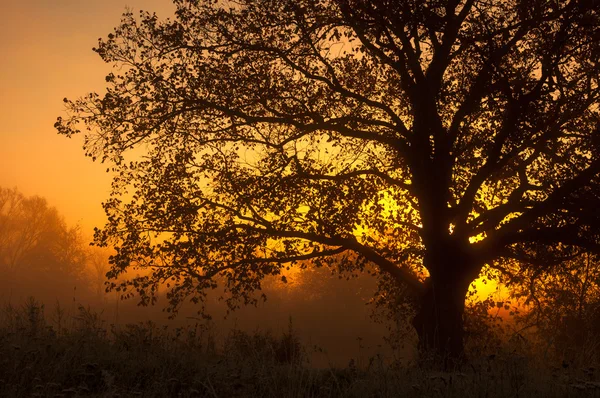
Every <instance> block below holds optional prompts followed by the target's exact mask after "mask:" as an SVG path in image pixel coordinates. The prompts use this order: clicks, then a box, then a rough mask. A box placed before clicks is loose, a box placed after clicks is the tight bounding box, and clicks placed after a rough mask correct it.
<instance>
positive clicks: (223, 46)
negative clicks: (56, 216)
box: [56, 0, 600, 356]
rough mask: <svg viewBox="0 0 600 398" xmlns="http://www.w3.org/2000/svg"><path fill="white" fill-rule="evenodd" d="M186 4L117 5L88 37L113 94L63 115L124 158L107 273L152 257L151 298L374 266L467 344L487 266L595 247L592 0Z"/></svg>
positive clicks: (103, 154) (428, 320)
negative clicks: (475, 289) (171, 10)
mask: <svg viewBox="0 0 600 398" xmlns="http://www.w3.org/2000/svg"><path fill="white" fill-rule="evenodd" d="M174 3H175V5H176V13H175V17H174V19H166V20H160V19H159V18H158V17H157V16H156V15H155V14H153V13H148V12H140V14H139V16H134V15H133V13H132V12H127V13H126V14H124V17H123V20H122V22H121V24H120V25H119V26H118V27H117V28H116V29H115V31H114V32H113V33H111V34H109V35H108V38H106V39H104V40H100V42H99V45H98V48H96V49H95V51H96V52H97V53H98V54H99V55H100V56H101V57H102V59H103V60H104V61H106V62H107V63H110V64H114V65H115V66H116V67H117V68H116V70H115V72H114V73H110V74H109V75H108V76H107V77H106V82H107V90H106V93H105V94H102V95H100V94H97V93H92V94H89V95H88V96H85V97H82V98H80V99H77V100H73V101H72V100H67V99H65V102H66V105H67V108H68V111H69V116H68V117H65V118H59V120H58V121H57V123H56V127H57V128H58V131H59V132H60V133H62V134H65V135H68V136H70V135H72V134H77V133H80V132H81V130H82V129H85V151H86V153H87V155H89V156H91V157H93V158H99V159H101V160H102V161H108V162H110V164H111V167H112V168H113V171H114V172H115V178H114V184H113V188H114V190H113V193H112V195H111V197H110V198H109V199H108V200H107V201H106V202H105V203H104V207H105V210H106V212H107V214H108V216H109V222H108V224H107V225H106V226H105V227H104V229H102V230H99V231H98V232H97V235H96V239H97V240H98V242H100V243H103V244H108V243H114V244H116V246H117V254H116V255H115V256H114V257H113V258H112V270H111V272H110V275H111V276H112V277H115V278H116V277H117V276H119V275H120V274H122V273H124V272H125V271H126V270H128V269H130V268H131V267H140V268H143V269H147V270H148V272H147V273H145V274H142V275H141V276H138V277H137V278H133V279H130V280H129V283H130V284H131V285H132V286H133V287H134V288H136V289H137V291H138V292H139V293H140V295H141V298H142V300H143V302H144V303H147V302H149V301H152V300H153V298H154V297H155V295H156V293H157V291H158V286H159V285H161V284H166V286H167V287H168V289H169V290H168V297H169V298H170V303H171V306H172V307H173V308H176V307H177V305H178V304H179V303H181V302H182V301H183V300H185V299H188V298H189V299H191V300H192V301H194V302H198V301H202V299H203V297H204V295H205V294H206V291H207V290H208V289H210V288H213V287H215V284H216V277H222V278H223V279H224V280H225V284H226V288H227V289H228V291H229V294H230V296H229V299H230V301H229V303H230V304H231V305H232V306H233V307H235V306H236V305H238V303H239V302H240V300H241V301H242V302H244V301H245V302H248V301H251V300H253V297H254V296H253V295H252V292H253V291H254V290H256V289H259V288H260V282H261V279H262V278H263V277H264V276H265V275H268V274H279V273H280V272H281V270H282V269H283V268H284V267H287V266H289V264H295V263H298V264H303V265H304V266H306V265H307V264H310V263H313V264H315V265H323V264H334V263H335V264H339V266H340V267H341V268H342V269H343V270H347V271H357V270H362V269H363V268H364V266H365V265H366V264H371V265H374V266H375V267H376V268H377V270H378V272H380V273H381V274H382V275H385V276H386V277H387V278H389V279H391V280H393V281H395V283H398V285H399V286H402V287H403V289H405V291H406V292H407V293H408V294H410V295H412V296H413V297H414V298H415V299H416V300H415V302H416V303H417V304H418V307H419V309H418V312H417V316H416V317H415V321H414V324H415V327H416V329H417V332H418V333H419V336H420V340H421V343H422V344H423V345H424V346H430V347H433V348H435V349H437V350H440V351H445V352H449V353H450V354H451V355H453V356H459V355H460V354H461V353H462V349H463V348H462V347H463V346H462V338H463V332H462V330H463V326H462V315H463V311H464V297H465V294H466V291H467V289H468V287H469V285H470V283H471V282H472V281H473V280H474V279H475V278H476V277H477V276H478V274H479V273H480V271H481V269H482V267H483V266H484V265H486V264H487V265H489V266H491V267H494V268H496V269H498V270H500V271H501V272H503V273H504V274H505V275H508V276H509V277H510V276H513V275H515V274H518V273H519V270H520V269H523V268H527V269H532V267H538V268H539V267H546V266H549V265H552V264H559V263H560V262H561V261H563V260H564V259H568V258H571V257H573V256H575V255H577V254H578V253H580V252H584V251H596V250H597V249H598V247H599V246H598V244H599V240H598V238H599V232H600V231H599V229H598V225H599V224H598V221H599V218H600V213H599V211H598V209H599V208H600V206H599V205H600V199H598V196H599V194H600V185H599V183H600V181H599V173H600V156H599V155H600V153H599V151H600V134H599V131H598V127H599V123H598V122H599V118H598V117H599V114H598V100H599V95H600V90H599V88H598V78H599V71H600V60H599V54H600V4H599V3H598V2H597V1H584V0H568V1H560V2H557V1H550V0H533V1H531V0H428V1H413V0H408V1H402V2H399V1H392V0H375V1H371V0H321V1H314V0H310V1H309V0H305V1H302V0H301V1H296V0H293V1H292V0H277V1H273V0H242V1H236V2H227V1H209V0H206V1H205V0H198V1H192V0H175V1H174ZM420 267H423V268H424V269H425V270H426V271H423V270H419V269H420ZM115 287H116V286H115Z"/></svg>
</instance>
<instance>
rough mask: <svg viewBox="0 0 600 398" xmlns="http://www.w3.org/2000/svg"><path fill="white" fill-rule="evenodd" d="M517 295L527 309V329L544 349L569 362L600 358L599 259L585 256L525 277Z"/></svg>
mask: <svg viewBox="0 0 600 398" xmlns="http://www.w3.org/2000/svg"><path fill="white" fill-rule="evenodd" d="M521 277H522V278H523V279H525V280H526V282H524V283H522V284H520V285H519V286H520V289H516V290H515V291H514V292H513V294H514V295H515V296H516V297H517V298H519V299H520V300H521V301H522V303H523V304H522V305H523V307H524V308H526V309H527V310H526V311H523V312H522V314H521V315H520V317H519V318H520V319H519V320H520V323H521V324H522V325H523V327H531V328H534V329H535V330H536V332H537V335H538V337H539V338H541V340H542V341H543V342H544V344H543V347H541V349H542V350H543V351H544V352H545V353H546V355H548V354H550V355H552V356H556V357H557V358H560V359H561V360H565V361H568V362H572V361H577V362H583V363H586V362H589V361H591V360H592V359H597V358H600V340H599V339H598V336H599V335H600V268H599V267H598V257H597V256H595V255H582V256H578V257H576V258H574V259H572V260H570V261H567V262H565V263H564V264H562V265H561V266H560V267H556V268H554V269H550V270H547V271H546V272H542V273H537V274H532V273H529V274H523V275H521Z"/></svg>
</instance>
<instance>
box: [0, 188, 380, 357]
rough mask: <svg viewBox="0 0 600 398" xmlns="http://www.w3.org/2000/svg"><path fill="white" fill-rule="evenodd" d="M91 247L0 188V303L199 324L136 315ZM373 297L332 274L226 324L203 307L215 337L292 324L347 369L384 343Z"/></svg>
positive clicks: (102, 254)
mask: <svg viewBox="0 0 600 398" xmlns="http://www.w3.org/2000/svg"><path fill="white" fill-rule="evenodd" d="M90 240H91V237H89V236H86V235H85V234H84V233H83V231H82V229H81V228H80V227H79V226H77V225H76V226H70V225H68V224H67V223H66V221H65V220H64V218H63V217H62V215H61V214H60V213H59V212H58V210H57V209H56V208H54V207H52V206H51V205H49V204H48V202H47V201H46V199H44V198H42V197H39V196H29V197H28V196H25V195H24V194H22V193H21V192H19V191H18V190H17V189H7V188H2V187H0V272H1V273H2V275H3V277H2V278H0V292H1V293H0V302H2V303H9V302H10V303H12V304H13V305H17V306H19V305H21V303H23V302H25V301H26V300H27V298H28V297H34V298H35V299H36V300H38V301H39V302H41V303H43V304H44V305H45V307H46V311H45V312H46V314H52V313H54V312H55V310H56V307H57V305H58V306H62V308H63V309H66V310H67V311H69V312H72V313H73V314H71V315H73V316H75V315H76V314H77V307H78V306H79V305H80V304H81V305H83V306H85V307H87V306H88V305H89V306H91V307H92V308H93V309H94V310H95V311H98V312H99V313H100V312H101V313H102V317H103V318H104V319H105V321H106V322H107V323H110V324H121V325H124V324H127V323H138V322H145V321H148V320H153V321H158V322H160V323H164V324H169V325H172V326H174V327H178V326H181V325H183V324H189V323H190V322H196V320H197V314H196V310H197V308H195V307H194V306H193V305H184V306H183V308H182V309H181V311H180V314H179V315H178V316H177V318H176V319H174V320H168V315H169V314H167V313H164V312H163V311H162V310H163V308H164V307H165V306H166V303H165V302H163V301H162V300H160V299H159V301H158V304H157V305H156V306H151V307H139V306H138V305H137V304H138V300H137V297H132V298H130V299H129V300H125V301H121V300H117V298H119V297H120V293H118V292H109V293H107V292H105V290H106V286H105V282H106V272H107V271H108V269H109V264H108V257H109V255H110V254H111V250H110V249H108V248H99V247H96V246H90V244H89V242H90ZM375 289H376V281H375V280H374V279H373V278H354V279H352V280H351V281H346V280H345V279H343V280H340V279H339V277H338V275H336V274H332V272H331V271H330V270H329V269H307V270H302V271H301V272H290V273H289V274H288V278H287V283H284V282H283V281H282V280H281V279H280V278H267V279H266V280H265V281H264V282H263V284H262V291H263V293H265V296H266V297H267V300H266V301H265V302H263V301H262V300H260V301H259V303H258V304H257V306H256V307H253V306H250V307H247V308H240V309H239V310H238V311H236V312H235V313H233V314H230V315H229V316H227V319H224V317H225V315H227V314H226V306H225V305H224V303H223V302H222V300H219V296H220V293H219V292H218V291H216V292H215V294H213V295H211V297H210V301H209V303H208V305H209V312H210V314H211V315H212V316H213V320H212V321H211V325H212V327H213V328H214V329H215V331H216V333H227V331H228V330H230V329H231V328H241V329H246V330H256V329H261V330H274V331H278V332H279V331H282V330H285V329H286V328H287V326H288V323H289V320H290V317H292V319H293V322H294V325H295V327H296V329H297V330H298V332H299V334H300V335H301V336H302V337H303V339H304V341H305V342H306V343H307V344H311V345H313V346H314V345H316V346H318V347H320V348H324V349H325V351H326V353H325V354H323V356H322V361H325V362H327V361H329V360H331V361H334V362H335V361H338V362H339V361H344V360H347V359H348V358H349V357H350V356H349V354H348V353H349V352H351V353H352V354H353V355H354V354H356V353H357V352H358V351H360V350H363V351H365V355H370V354H372V353H373V352H374V350H375V349H377V345H381V344H382V343H383V340H382V338H383V336H384V335H385V332H386V329H385V327H384V326H383V325H380V324H373V323H372V322H371V319H370V315H371V311H370V308H369V307H368V306H366V305H365V304H366V303H367V302H368V301H369V299H370V298H371V297H372V296H373V293H374V292H375ZM203 322H204V321H203ZM368 347H370V349H369V348H368Z"/></svg>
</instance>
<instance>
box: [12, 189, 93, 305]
mask: <svg viewBox="0 0 600 398" xmlns="http://www.w3.org/2000/svg"><path fill="white" fill-rule="evenodd" d="M86 250H87V249H86V244H85V242H84V239H83V236H82V234H81V231H80V229H79V227H68V226H67V224H66V222H65V221H64V219H63V218H62V217H61V216H60V214H59V213H58V211H57V210H56V208H54V207H50V206H48V203H47V202H46V200H45V199H44V198H41V197H39V196H31V197H26V196H25V195H23V194H22V193H20V192H19V191H17V190H16V189H7V188H2V187H0V272H1V273H2V275H3V278H2V283H1V284H0V286H1V287H2V289H3V290H4V291H5V292H6V291H7V289H11V290H12V289H16V291H14V292H13V293H15V294H19V293H21V294H25V295H31V294H34V295H36V297H38V298H46V297H41V296H43V294H42V293H41V291H40V290H44V289H40V288H42V287H43V288H46V290H48V289H53V290H55V291H57V290H60V287H66V286H69V287H70V288H71V289H72V288H73V286H75V285H77V284H79V285H80V286H82V285H84V274H83V270H84V267H85V263H86V260H87V253H86ZM20 290H23V291H20Z"/></svg>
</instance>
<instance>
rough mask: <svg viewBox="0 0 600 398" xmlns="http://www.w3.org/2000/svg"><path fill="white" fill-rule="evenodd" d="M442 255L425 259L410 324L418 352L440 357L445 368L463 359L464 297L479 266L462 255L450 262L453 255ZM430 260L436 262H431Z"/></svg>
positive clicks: (477, 272) (438, 358) (475, 276)
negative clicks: (426, 271)
mask: <svg viewBox="0 0 600 398" xmlns="http://www.w3.org/2000/svg"><path fill="white" fill-rule="evenodd" d="M444 254H449V253H447V252H444V253H438V254H437V255H436V256H435V257H436V258H429V259H427V258H426V266H427V268H428V269H429V270H430V277H429V278H428V279H427V281H426V286H425V292H424V294H423V295H422V297H421V302H420V308H419V310H418V312H417V314H416V316H415V317H414V319H413V326H414V327H415V329H416V331H417V334H418V336H419V349H420V351H421V353H422V354H425V353H432V354H433V355H434V356H435V357H436V358H435V359H436V361H438V360H442V363H443V366H444V367H447V366H448V365H452V364H457V363H460V362H462V361H463V360H464V359H465V352H464V335H465V331H464V322H463V314H464V310H465V298H466V295H467V292H468V290H469V286H470V284H471V283H472V282H473V281H474V280H475V279H476V278H477V276H478V274H479V270H480V267H479V268H477V267H474V266H473V264H472V263H470V262H469V261H467V259H466V258H465V257H463V256H460V257H459V259H456V258H454V259H455V260H459V261H452V257H453V256H448V257H446V258H444ZM427 260H429V261H428V262H429V264H427ZM432 261H435V262H436V263H435V264H431V262H432Z"/></svg>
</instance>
